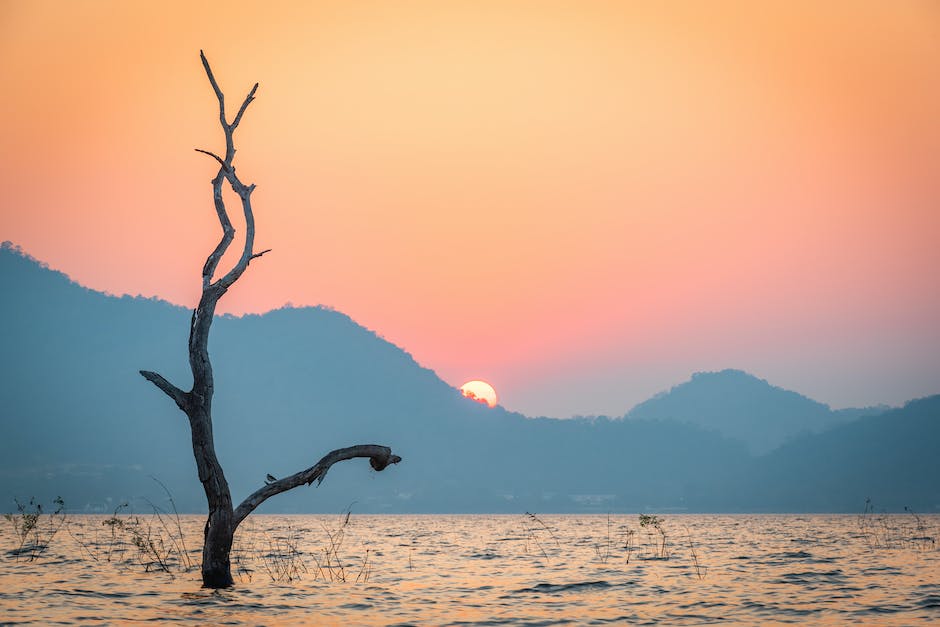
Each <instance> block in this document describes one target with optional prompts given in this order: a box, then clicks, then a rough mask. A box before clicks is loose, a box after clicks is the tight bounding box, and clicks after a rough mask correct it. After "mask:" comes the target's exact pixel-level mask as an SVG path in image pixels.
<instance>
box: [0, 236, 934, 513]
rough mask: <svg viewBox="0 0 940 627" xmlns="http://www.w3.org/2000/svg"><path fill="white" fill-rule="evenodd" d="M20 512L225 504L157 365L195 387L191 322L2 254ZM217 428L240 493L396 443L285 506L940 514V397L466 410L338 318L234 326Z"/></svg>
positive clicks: (215, 339) (714, 387) (740, 397)
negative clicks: (583, 410) (337, 453)
mask: <svg viewBox="0 0 940 627" xmlns="http://www.w3.org/2000/svg"><path fill="white" fill-rule="evenodd" d="M0 293H2V294H3V306H2V308H0V345H2V346H3V352H2V353H0V436H2V437H0V510H6V509H9V508H10V507H11V506H12V499H13V497H14V496H18V497H27V498H28V497H29V496H32V495H36V496H37V497H40V498H44V499H46V500H47V501H48V500H51V499H52V498H53V497H55V496H56V495H59V494H61V495H62V496H63V497H64V498H65V500H66V502H67V504H68V505H69V506H70V507H71V508H73V509H76V510H87V511H105V510H108V509H111V508H113V507H114V506H116V505H117V504H118V503H120V502H122V501H125V500H130V501H135V500H136V502H137V504H138V508H144V509H146V508H145V507H144V506H143V505H142V503H143V501H142V500H141V499H142V498H143V497H146V498H149V499H151V500H154V501H158V500H159V499H161V498H163V495H162V490H161V489H160V488H159V487H158V486H157V485H156V483H155V482H154V481H153V480H152V479H150V476H154V477H157V478H159V479H160V480H161V481H162V482H163V483H165V484H166V485H167V486H168V487H169V488H170V490H171V491H172V492H173V494H174V497H175V500H176V503H177V505H179V506H180V507H181V508H183V509H185V510H187V511H202V510H203V509H204V507H205V504H204V501H203V496H202V492H201V488H200V486H199V483H198V481H197V479H196V473H195V464H194V462H193V458H192V452H191V448H190V441H189V432H188V425H187V423H186V419H185V417H184V416H183V414H182V413H181V412H179V410H178V409H177V408H176V407H175V406H174V405H173V404H172V403H171V402H170V401H169V400H168V399H167V398H166V397H164V396H163V395H162V394H161V393H160V392H159V391H157V390H156V389H155V388H153V386H152V385H150V384H149V383H147V382H146V381H145V380H144V379H143V378H141V377H140V376H139V375H138V374H137V371H138V370H140V369H152V370H156V371H159V372H161V373H162V374H164V375H165V376H167V378H169V379H170V380H171V381H174V382H175V383H177V384H178V385H179V386H180V387H184V388H185V387H188V382H189V374H188V366H187V355H186V340H187V332H188V325H189V315H190V312H189V311H188V310H186V309H184V308H182V307H177V306H174V305H171V304H169V303H166V302H164V301H160V300H156V299H145V298H139V297H138V298H131V297H126V296H125V297H120V298H118V297H113V296H108V295H105V294H102V293H99V292H95V291H92V290H88V289H85V288H83V287H81V286H79V285H77V284H75V283H73V282H71V281H70V280H69V279H68V277H66V276H65V275H63V274H61V273H59V272H55V271H52V270H50V269H48V268H46V267H44V266H43V265H42V264H41V263H39V262H37V261H36V260H34V259H32V258H30V257H29V256H27V255H25V254H23V253H22V252H21V251H19V250H18V249H16V248H15V247H13V246H12V245H9V244H4V245H3V246H2V247H0ZM210 343H211V345H210V351H211V354H212V358H213V365H214V367H215V379H216V397H215V405H214V407H215V410H214V414H215V431H216V443H217V448H218V451H219V456H220V458H221V461H222V463H223V466H224V467H225V470H226V473H227V475H228V477H229V481H230V483H231V484H232V489H233V493H234V496H235V498H236V499H239V498H240V497H241V496H243V495H245V494H247V493H248V492H249V491H251V490H254V489H255V488H257V487H258V486H259V485H261V483H262V482H263V480H264V477H265V475H266V474H267V473H271V474H273V475H275V476H282V475H284V474H289V473H292V472H295V471H297V470H300V469H301V468H305V467H307V466H309V465H311V464H312V463H313V462H314V461H316V460H317V459H319V458H320V457H321V456H322V455H323V454H324V453H326V452H327V451H329V450H331V449H334V448H339V447H341V446H348V445H350V444H356V443H381V444H387V445H389V446H391V447H392V448H393V450H394V451H395V452H396V453H398V454H400V455H401V456H402V457H403V458H404V461H403V462H402V463H401V464H400V465H398V466H397V467H395V468H392V469H390V470H388V471H386V472H383V473H381V474H376V473H374V472H372V471H371V470H369V468H368V464H364V463H356V462H349V463H345V464H343V465H341V466H337V467H335V468H334V469H333V470H332V471H331V472H330V475H329V477H328V479H327V480H326V481H325V482H324V484H323V485H322V486H320V487H319V488H312V487H311V488H305V489H297V490H294V491H292V492H290V493H287V494H284V495H280V496H279V497H276V498H274V499H272V500H271V501H269V502H268V503H266V504H265V506H264V508H265V511H269V512H273V511H282V512H336V511H340V510H342V509H343V508H345V507H346V506H348V505H349V504H350V503H351V502H353V501H355V502H356V505H355V506H354V509H355V510H356V511H360V512H523V511H527V510H528V511H537V512H577V511H594V512H606V511H654V510H656V511H858V510H860V509H861V508H862V507H863V506H864V501H865V498H866V497H871V498H872V499H873V501H874V503H875V504H876V506H879V507H884V508H888V509H894V510H898V509H901V508H903V507H904V506H910V507H912V508H915V509H917V510H919V511H935V510H940V486H938V482H937V481H936V477H938V476H940V456H938V455H936V452H935V451H936V449H937V445H938V444H940V396H934V397H930V398H926V399H921V400H918V401H912V402H911V403H908V404H907V405H906V406H904V407H903V408H897V409H888V408H868V409H859V410H841V411H832V410H830V409H829V408H828V407H827V406H825V405H822V404H820V403H817V402H815V401H812V400H810V399H808V398H806V397H803V396H800V395H799V394H796V393H795V392H789V391H786V390H782V389H780V388H776V387H773V386H771V385H770V384H768V383H767V382H766V381H762V380H760V379H758V378H756V377H753V376H751V375H749V374H747V373H744V372H741V371H735V370H726V371H722V372H716V373H699V374H696V375H694V376H693V377H692V379H691V380H690V381H688V382H686V383H683V384H681V385H678V386H676V387H674V388H673V389H672V390H670V391H668V392H665V393H663V394H660V395H657V396H656V397H654V398H652V399H650V400H648V401H646V402H644V403H641V404H640V405H638V406H636V407H635V408H634V409H632V410H631V411H629V412H628V413H627V414H626V415H625V416H624V417H622V418H616V419H611V418H605V417H598V418H573V419H566V420H558V419H549V418H527V417H525V416H522V415H520V414H517V413H512V412H507V411H505V410H504V409H503V408H500V407H497V408H495V409H488V408H486V407H485V406H482V405H480V404H478V403H475V402H472V401H469V400H467V399H465V398H463V397H462V396H461V395H460V394H459V392H458V391H457V390H455V389H453V388H452V387H450V386H449V385H447V384H446V383H444V382H443V381H441V380H440V379H439V378H438V377H437V376H436V375H435V373H434V372H433V371H431V370H428V369H426V368H422V367H421V366H420V365H419V364H417V363H416V362H415V361H414V359H413V358H412V357H411V356H410V355H409V354H408V353H406V352H404V351H402V350H401V349H400V348H398V347H396V346H394V345H392V344H390V343H389V342H386V341H385V340H383V339H381V338H379V337H377V336H376V335H375V334H374V333H373V332H371V331H368V330H367V329H364V328H363V327H361V326H359V325H357V324H356V323H355V322H353V321H352V320H351V319H350V318H349V317H348V316H345V315H343V314H341V313H338V312H336V311H332V310H328V309H323V308H304V309H291V308H289V309H280V310H276V311H272V312H269V313H267V314H264V315H261V316H257V315H252V316H244V317H241V318H235V317H230V316H222V317H219V318H218V319H217V320H216V322H215V324H214V325H213V330H212V337H211V340H210Z"/></svg>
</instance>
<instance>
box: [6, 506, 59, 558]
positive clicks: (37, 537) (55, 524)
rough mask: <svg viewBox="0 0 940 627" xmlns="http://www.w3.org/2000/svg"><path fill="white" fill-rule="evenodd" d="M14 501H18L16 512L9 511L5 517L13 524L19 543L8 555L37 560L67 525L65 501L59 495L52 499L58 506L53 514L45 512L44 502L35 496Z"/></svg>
mask: <svg viewBox="0 0 940 627" xmlns="http://www.w3.org/2000/svg"><path fill="white" fill-rule="evenodd" d="M13 502H14V503H16V513H7V514H4V515H3V517H4V519H5V520H7V522H9V523H10V524H11V525H13V530H14V532H15V535H16V538H17V540H18V542H19V544H18V545H17V547H16V548H14V549H13V550H11V551H9V552H8V553H7V555H10V556H11V557H15V558H16V559H17V560H19V559H20V558H21V557H25V558H26V559H27V561H30V562H32V561H35V560H37V559H39V557H40V556H41V555H42V554H43V553H45V551H46V549H48V548H49V545H50V544H51V543H52V539H53V538H55V536H56V534H58V533H59V530H60V529H62V527H63V525H65V523H66V520H67V517H66V514H65V501H63V500H62V497H61V496H57V497H56V498H55V499H54V500H53V501H52V503H53V505H55V506H56V508H55V510H54V511H53V512H52V513H51V514H45V513H44V512H43V509H42V503H40V502H39V501H37V500H36V498H35V497H30V499H29V502H28V503H21V502H20V501H19V499H13Z"/></svg>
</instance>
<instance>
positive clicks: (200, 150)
mask: <svg viewBox="0 0 940 627" xmlns="http://www.w3.org/2000/svg"><path fill="white" fill-rule="evenodd" d="M193 150H195V151H196V152H201V153H202V154H204V155H209V156H210V157H212V158H213V159H215V160H216V161H218V162H219V165H220V166H222V169H223V170H225V171H226V172H228V170H229V166H228V164H227V163H225V160H224V159H222V157H220V156H219V155H217V154H215V153H214V152H210V151H208V150H203V149H202V148H193Z"/></svg>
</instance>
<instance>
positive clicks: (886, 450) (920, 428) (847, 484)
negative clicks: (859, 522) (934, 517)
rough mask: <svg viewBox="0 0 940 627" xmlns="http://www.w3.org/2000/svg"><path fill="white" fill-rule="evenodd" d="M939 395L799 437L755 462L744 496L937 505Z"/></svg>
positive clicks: (853, 506) (822, 503)
mask: <svg viewBox="0 0 940 627" xmlns="http://www.w3.org/2000/svg"><path fill="white" fill-rule="evenodd" d="M938 445H940V395H936V396H930V397H927V398H922V399H918V400H914V401H910V402H909V403H907V404H906V405H905V406H904V407H902V408H900V409H893V410H890V411H887V412H885V413H883V414H881V415H879V416H868V417H863V418H860V419H858V420H857V421H854V422H851V423H848V424H844V425H840V426H838V427H835V428H834V429H832V430H830V431H828V432H826V433H823V434H821V435H816V436H803V437H800V438H797V439H796V440H794V441H792V442H789V443H787V444H785V445H784V446H782V447H780V448H779V449H777V450H775V451H773V452H772V453H770V454H769V455H767V456H765V457H763V458H761V459H759V460H757V461H756V463H755V470H754V473H753V475H752V476H751V477H750V478H749V480H748V481H747V482H746V483H747V487H746V488H745V490H747V491H748V492H747V493H746V494H745V495H744V496H745V497H746V499H747V500H748V501H749V502H750V503H752V504H753V506H754V507H755V508H756V509H765V510H766V509H771V510H777V511H780V510H785V511H794V510H796V511H799V510H807V511H853V510H854V511H857V510H860V509H862V507H863V506H864V503H865V499H866V498H869V497H870V498H871V499H872V501H873V503H874V506H875V507H876V508H878V509H881V508H886V509H888V510H891V511H901V510H903V509H904V507H905V506H909V507H911V508H913V509H914V510H915V511H920V512H926V511H938V510H940V491H938V489H937V484H938V483H940V481H938V479H940V455H938V454H937V451H938Z"/></svg>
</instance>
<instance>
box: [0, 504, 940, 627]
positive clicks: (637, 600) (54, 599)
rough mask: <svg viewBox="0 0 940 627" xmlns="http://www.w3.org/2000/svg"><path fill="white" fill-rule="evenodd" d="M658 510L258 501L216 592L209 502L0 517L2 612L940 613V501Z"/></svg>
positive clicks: (420, 620) (898, 620)
mask: <svg viewBox="0 0 940 627" xmlns="http://www.w3.org/2000/svg"><path fill="white" fill-rule="evenodd" d="M661 518H662V520H661V521H655V520H654V521H646V522H647V523H648V524H647V525H646V526H641V525H640V520H639V517H638V516H636V515H629V516H628V515H615V516H610V517H608V516H606V515H600V516H579V515H568V516H552V515H545V516H541V515H540V516H537V517H533V516H526V515H518V516H366V515H362V516H358V515H356V514H355V513H353V514H352V515H351V516H350V517H349V519H348V521H346V519H345V517H343V516H254V517H252V518H249V520H248V521H246V523H245V524H244V525H243V526H242V529H240V531H239V538H238V541H237V545H238V546H237V551H236V553H235V559H234V563H233V571H234V575H235V578H236V587H235V588H233V589H229V590H224V591H216V592H211V591H206V590H202V589H201V588H200V582H199V573H198V567H197V565H198V561H199V549H200V537H201V530H202V525H203V524H204V519H203V518H202V517H200V516H184V517H182V519H181V521H180V525H179V528H177V523H176V520H175V519H174V518H173V517H172V516H170V517H164V518H163V520H162V522H161V520H160V519H157V518H154V517H152V516H141V517H139V518H138V519H136V521H135V519H134V517H132V516H127V515H125V514H120V515H119V516H118V519H117V522H115V521H114V520H111V521H110V524H108V522H109V521H108V520H107V519H108V517H105V516H69V517H67V519H66V521H65V523H64V525H63V526H62V527H61V529H59V531H58V532H57V534H56V535H55V537H54V538H53V539H52V541H51V542H50V543H49V545H48V548H47V549H45V550H44V551H43V552H42V553H41V554H40V555H38V556H37V557H36V558H35V559H32V560H31V559H30V558H31V554H30V553H31V551H30V550H29V548H28V547H29V542H27V547H26V550H25V551H24V552H23V553H21V554H20V555H12V554H10V553H8V551H10V550H12V549H15V548H16V547H18V546H19V544H20V540H19V538H18V537H17V535H16V533H15V532H14V528H13V526H12V525H11V524H9V523H8V522H7V521H3V520H0V525H2V527H0V549H2V553H0V622H2V623H3V624H42V625H48V624H54V623H82V624H129V623H131V624H133V623H142V622H153V621H165V622H175V623H188V624H195V623H201V624H211V625H221V624H226V625H242V624H246V625H262V624H263V625H280V624H285V625H300V624H316V625H340V624H342V625H555V624H565V623H567V624H575V625H600V624H637V625H699V624H709V623H721V624H724V625H756V624H761V625H774V624H781V625H782V624H827V625H845V624H860V625H916V624H924V625H926V624H940V550H938V546H937V542H935V541H934V540H933V539H935V538H938V534H940V517H937V516H923V517H920V518H919V519H918V518H916V517H915V516H913V515H911V514H907V515H891V516H887V515H875V514H870V515H867V516H861V517H860V516H819V515H808V516H797V515H780V516H777V515H733V516H730V515H729V516H724V515H668V514H667V515H662V516H661ZM54 522H55V521H54V520H52V519H50V518H49V517H44V518H43V519H40V524H39V528H40V530H45V531H42V533H48V530H49V529H51V526H50V525H52V524H53V523H54ZM656 523H658V527H657V525H656ZM660 529H661V530H662V533H660ZM180 530H181V531H182V536H180ZM663 534H665V547H664V546H663ZM135 538H136V539H137V544H138V545H140V547H143V550H141V548H140V547H138V546H135V544H134V540H135ZM180 538H182V541H181V539H180ZM148 543H152V544H148ZM183 544H185V547H186V548H185V552H186V553H185V555H184V549H183V547H182V545H183ZM148 547H153V548H148ZM33 552H35V551H33ZM187 559H188V560H189V561H191V562H193V563H194V566H193V567H192V568H189V569H187ZM161 562H162V563H163V565H164V566H165V567H166V568H168V569H169V570H170V572H163V571H162V570H161V569H160V568H161Z"/></svg>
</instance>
